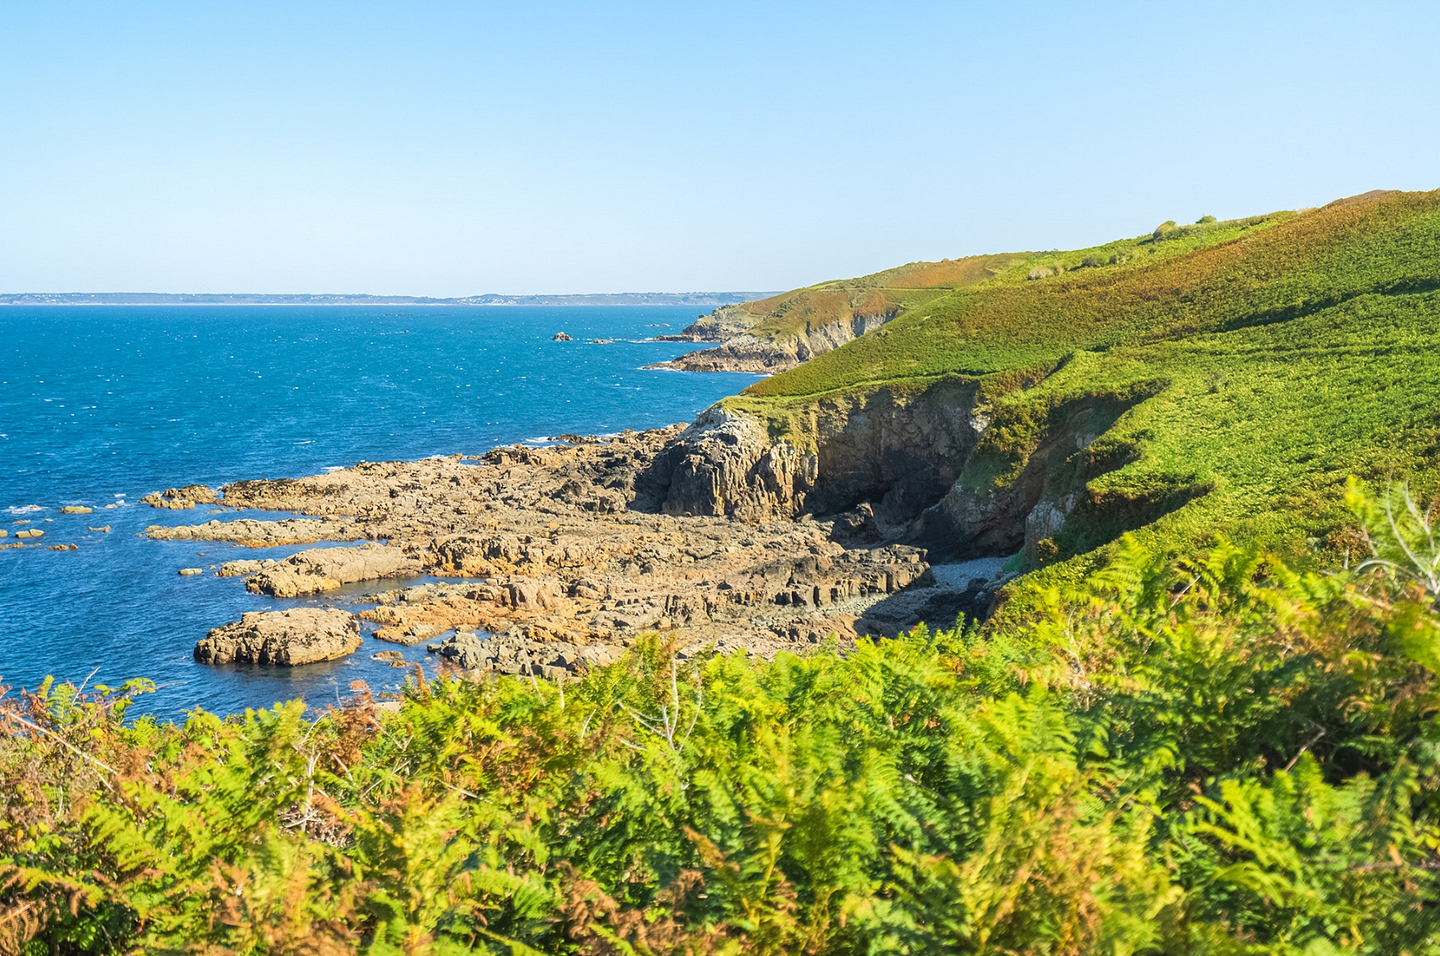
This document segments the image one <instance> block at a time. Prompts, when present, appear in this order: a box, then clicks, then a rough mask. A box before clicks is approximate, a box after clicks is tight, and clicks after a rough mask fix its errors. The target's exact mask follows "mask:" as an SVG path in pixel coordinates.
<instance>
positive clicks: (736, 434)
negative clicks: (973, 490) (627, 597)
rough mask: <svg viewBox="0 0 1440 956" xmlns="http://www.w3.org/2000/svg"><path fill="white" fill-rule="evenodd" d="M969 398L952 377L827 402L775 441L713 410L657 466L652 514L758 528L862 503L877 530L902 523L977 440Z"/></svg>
mask: <svg viewBox="0 0 1440 956" xmlns="http://www.w3.org/2000/svg"><path fill="white" fill-rule="evenodd" d="M975 399H976V386H975V384H974V382H973V381H970V380H967V379H963V378H959V377H948V378H944V379H941V380H939V381H937V382H934V383H932V384H930V385H928V386H924V387H921V388H908V389H907V388H903V387H898V386H888V387H882V388H876V389H872V390H869V391H867V392H863V393H851V394H848V395H842V396H838V397H833V398H829V397H827V398H824V399H819V400H817V401H815V402H814V403H813V404H812V405H811V406H810V408H809V410H808V415H806V416H805V417H804V418H803V419H801V420H799V423H798V427H797V429H796V434H795V435H794V436H793V438H786V439H780V440H772V439H771V438H770V436H769V431H768V427H767V424H766V423H765V422H764V421H762V420H760V419H758V418H756V417H754V416H752V415H749V414H746V413H745V412H742V411H738V410H734V409H730V408H727V407H725V406H723V405H716V406H714V407H712V408H710V409H709V410H707V411H706V412H704V413H703V414H702V415H701V416H700V417H699V418H697V419H696V421H695V424H693V425H691V426H690V427H689V428H687V429H686V430H685V431H684V432H682V433H681V434H680V435H679V436H678V437H677V438H676V440H675V441H674V442H673V443H672V444H671V445H670V446H669V447H668V448H667V449H666V454H665V456H664V457H663V458H661V459H659V460H657V464H656V466H655V467H656V469H657V471H660V472H663V482H662V483H663V484H664V485H665V487H666V489H667V491H666V495H665V497H664V499H663V501H662V503H661V508H662V509H663V510H664V511H665V512H666V513H668V514H693V515H726V516H729V517H734V518H739V519H741V520H745V521H759V520H766V519H769V518H792V517H794V516H796V515H800V514H805V513H812V514H820V515H836V514H841V513H843V512H847V511H849V510H850V509H852V508H855V507H856V506H858V505H861V504H869V505H870V506H871V507H872V511H871V515H872V516H873V517H874V519H875V520H877V521H879V522H880V523H882V524H885V525H899V524H902V523H905V522H908V521H910V520H913V519H914V518H915V517H916V516H917V515H919V514H920V513H921V512H922V511H923V510H924V509H925V508H927V507H929V506H930V505H932V504H934V503H935V502H936V501H937V500H939V499H940V497H941V496H943V495H944V494H945V493H946V491H947V490H949V488H950V486H951V485H952V484H953V483H954V482H955V479H956V478H957V477H958V476H959V474H960V471H961V469H962V468H963V467H964V465H965V462H966V460H967V459H968V457H969V455H970V452H971V450H972V449H973V448H974V447H975V444H976V442H977V441H978V439H979V437H980V435H981V434H982V433H983V431H984V429H985V425H986V420H985V419H984V418H983V416H981V417H977V416H976V415H975V414H974V403H975ZM802 443H803V444H802Z"/></svg>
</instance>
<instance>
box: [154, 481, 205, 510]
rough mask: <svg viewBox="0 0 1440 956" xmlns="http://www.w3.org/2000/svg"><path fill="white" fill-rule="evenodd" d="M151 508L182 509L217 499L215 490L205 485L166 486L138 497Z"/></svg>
mask: <svg viewBox="0 0 1440 956" xmlns="http://www.w3.org/2000/svg"><path fill="white" fill-rule="evenodd" d="M140 500H141V501H143V502H145V504H147V505H149V506H150V507H152V508H171V509H175V510H184V509H189V508H194V507H195V506H196V505H213V504H215V503H216V502H217V501H218V499H217V498H216V497H215V492H214V491H213V490H212V489H210V488H207V487H206V486H205V485H186V486H185V487H184V488H167V489H166V490H164V491H153V492H151V493H150V494H148V495H146V496H145V497H143V498H141V499H140Z"/></svg>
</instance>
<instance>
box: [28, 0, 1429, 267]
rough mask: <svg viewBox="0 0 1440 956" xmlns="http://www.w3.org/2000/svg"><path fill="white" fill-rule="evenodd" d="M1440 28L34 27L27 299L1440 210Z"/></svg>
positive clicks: (673, 20) (1087, 15)
mask: <svg viewBox="0 0 1440 956" xmlns="http://www.w3.org/2000/svg"><path fill="white" fill-rule="evenodd" d="M1437 49H1440V4H1436V3H1433V2H1415V3H1386V2H1380V0H1372V2H1368V3H1365V4H1356V3H1344V4H1340V3H1335V4H1330V3H1323V2H1306V3H1294V4H1290V3H1265V2H1256V0H1249V2H1245V3H1235V4H1226V3H1184V4H1180V3H1156V2H1147V3H1105V2H1088V3H1073V2H1071V3H1054V4H1047V3H1027V4H1017V3H998V2H997V3H923V2H897V0H891V2H886V3H862V4H851V3H844V2H835V0H829V2H824V3H799V2H796V3H782V2H776V0H769V2H760V3H746V2H727V3H723V4H721V3H698V2H692V3H681V2H670V3H653V4H651V3H628V2H619V0H611V2H607V3H603V4H601V3H585V4H581V3H573V4H572V3H548V2H544V0H525V2H513V3H480V2H469V3H438V2H437V3H426V2H423V0H408V2H404V3H361V2H345V3H337V4H334V5H329V4H319V3H306V2H302V0H290V2H284V3H276V4H266V3H261V2H247V3H221V2H207V3H194V2H187V3H168V4H167V3H151V4H147V3H141V2H131V3H125V4H115V3H98V2H97V3H67V2H63V0H52V2H46V3H43V4H41V3H31V2H11V0H0V51H3V52H0V292H119V291H125V292H253V293H303V292H309V293H360V292H365V293H374V294H381V295H434V296H455V295H472V294H482V293H491V292H494V293H506V294H525V293H580V292H632V291H655V292H688V291H727V290H743V291H758V290H780V289H787V288H793V287H796V286H801V285H807V284H810V283H813V282H818V281H822V280H825V279H832V278H842V277H848V276H853V275H861V274H865V273H869V272H875V271H878V270H880V269H884V268H889V267H891V266H895V265H899V264H901V263H904V262H910V261H914V260H917V259H940V258H957V257H959V256H964V255H970V254H977V253H986V252H1001V251H1011V250H1026V249H1049V248H1077V247H1083V246H1087V245H1092V244H1096V243H1099V242H1104V241H1106V240H1109V239H1113V238H1117V237H1120V236H1132V235H1138V234H1140V233H1143V232H1148V231H1150V230H1152V229H1153V228H1154V227H1155V226H1156V225H1157V224H1158V223H1160V222H1162V221H1165V220H1169V219H1173V220H1176V221H1179V222H1189V221H1194V220H1195V219H1197V218H1199V217H1200V216H1202V215H1214V216H1218V217H1220V218H1229V217H1235V216H1242V215H1251V214H1256V213H1261V212H1268V211H1272V210H1275V209H1293V208H1303V207H1309V206H1316V205H1322V204H1324V203H1326V202H1328V201H1330V200H1333V199H1336V198H1339V197H1342V196H1347V195H1353V194H1355V193H1360V192H1364V191H1367V190H1370V189H1377V188H1398V189H1434V188H1440V96H1437V95H1436V91H1437V89H1440V55H1437V53H1436V51H1437Z"/></svg>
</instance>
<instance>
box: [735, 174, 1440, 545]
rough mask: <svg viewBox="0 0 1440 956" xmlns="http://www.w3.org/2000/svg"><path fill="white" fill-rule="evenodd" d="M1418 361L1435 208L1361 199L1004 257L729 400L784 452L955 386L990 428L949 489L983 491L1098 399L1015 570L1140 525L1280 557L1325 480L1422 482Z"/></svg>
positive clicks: (1418, 196) (1430, 374) (1430, 466)
mask: <svg viewBox="0 0 1440 956" xmlns="http://www.w3.org/2000/svg"><path fill="white" fill-rule="evenodd" d="M1086 263H1089V265H1086ZM1040 266H1044V267H1048V268H1049V269H1050V271H1051V273H1052V274H1051V275H1048V276H1045V277H1043V278H1028V276H1029V275H1031V270H1032V269H1035V268H1037V267H1040ZM1056 267H1063V271H1061V270H1060V269H1059V268H1056ZM907 268H908V267H907ZM904 275H905V269H901V270H894V271H893V272H891V273H880V274H879V276H880V277H885V278H886V280H887V281H903V278H904ZM873 278H877V277H872V279H873ZM867 281H871V280H857V283H864V282H867ZM886 294H893V292H887V293H886ZM1437 349H1440V192H1436V193H1377V194H1367V195H1365V196H1359V197H1355V198H1352V199H1348V200H1342V201H1339V202H1335V203H1331V204H1330V205H1328V206H1325V207H1323V208H1320V209H1314V210H1309V211H1306V212H1301V213H1279V214H1275V215H1271V216H1265V217H1257V218H1255V219H1248V220H1239V221H1235V222H1229V223H1212V224H1200V225H1197V226H1194V227H1187V228H1172V227H1168V226H1167V227H1162V228H1161V229H1157V230H1156V232H1155V233H1154V234H1153V235H1150V236H1145V237H1141V238H1138V239H1131V240H1122V241H1118V242H1114V243H1110V244H1107V245H1105V246H1100V247H1096V248H1095V249H1087V250H1077V251H1075V252H1070V253H1051V254H1048V255H1044V256H1026V257H1017V258H1016V259H1014V260H1013V261H1012V262H1011V264H1010V265H1008V266H1007V267H1006V268H1003V269H1000V270H998V271H997V272H995V273H994V274H993V275H990V276H989V277H988V278H986V279H984V280H983V281H980V282H977V283H975V284H973V285H971V286H968V287H962V288H956V289H952V290H947V291H945V292H943V294H940V295H937V296H934V297H933V298H931V299H930V300H929V301H927V302H926V303H925V304H924V305H923V307H922V308H917V309H913V310H912V311H910V312H909V313H907V314H905V315H902V316H900V317H899V318H897V319H895V320H894V321H893V322H891V323H890V324H888V325H886V326H885V327H883V328H881V329H879V330H877V331H875V332H872V333H870V334H868V335H865V336H863V337H861V338H859V339H856V340H855V341H853V342H850V343H848V344H846V345H844V346H842V347H841V348H838V349H836V350H834V351H832V352H829V353H827V354H824V355H821V356H818V357H817V358H815V359H813V360H811V361H810V362H807V363H806V364H804V365H802V366H800V367H799V368H796V369H794V370H792V371H789V372H786V373H783V374H780V375H777V376H775V377H773V378H770V379H766V380H764V381H761V382H759V383H757V384H755V385H753V386H751V387H750V388H749V389H747V390H746V391H745V392H744V393H743V394H742V395H741V396H738V397H737V398H735V399H733V400H732V401H731V403H730V404H731V405H732V406H733V407H735V408H737V409H742V410H746V411H749V412H752V413H755V414H759V415H763V416H765V417H767V418H768V419H769V420H770V421H771V431H772V434H773V435H775V436H776V437H782V436H783V437H789V438H790V439H791V440H792V441H795V442H796V443H798V444H802V445H803V444H806V443H807V442H810V441H813V436H809V435H806V434H805V433H804V424H803V423H804V421H805V419H806V413H805V412H806V409H807V408H808V407H809V406H810V405H812V404H813V403H814V402H815V401H817V400H819V399H821V398H823V397H826V396H831V397H833V396H836V395H843V394H848V393H858V392H865V391H867V390H873V389H875V388H877V387H879V386H887V387H892V388H893V387H906V388H914V389H921V388H923V387H924V386H926V385H927V384H928V383H932V382H935V381H937V380H939V379H940V378H942V377H944V376H960V377H964V378H971V379H974V380H976V381H978V382H979V383H980V385H981V388H982V394H983V395H985V396H986V399H985V401H986V402H987V403H988V404H987V405H986V407H985V408H984V411H985V412H986V413H987V414H989V415H991V416H992V423H991V425H990V427H989V428H988V429H987V430H986V432H985V434H984V436H983V438H982V439H981V441H980V445H979V447H978V448H977V449H976V450H975V452H974V454H973V455H972V457H971V459H970V460H969V461H968V462H967V463H966V466H965V471H964V473H963V474H962V476H961V482H960V483H961V486H962V487H963V488H964V489H965V490H966V491H968V492H969V493H971V494H973V495H976V496H982V497H983V496H986V495H989V496H994V495H996V494H1000V493H1003V492H1004V491H1005V489H1006V488H1007V487H1009V486H1011V485H1012V484H1013V483H1014V482H1015V481H1017V480H1018V479H1019V478H1020V476H1021V475H1022V474H1023V473H1024V472H1025V469H1026V466H1027V463H1029V462H1030V460H1031V456H1032V454H1033V453H1035V452H1036V450H1037V449H1039V448H1041V447H1043V446H1046V444H1047V443H1049V444H1050V445H1053V444H1054V443H1055V440H1056V439H1057V438H1058V437H1061V436H1063V435H1064V433H1065V432H1066V429H1072V430H1073V429H1074V428H1075V427H1076V426H1075V421H1076V415H1077V414H1079V413H1081V412H1087V410H1088V412H1093V410H1094V409H1095V408H1096V407H1099V406H1104V407H1106V408H1109V409H1111V410H1112V411H1111V412H1109V413H1106V415H1105V416H1103V417H1105V418H1106V421H1105V422H1103V423H1102V427H1101V428H1100V429H1098V430H1099V432H1100V433H1099V434H1098V437H1096V438H1095V439H1094V440H1093V442H1091V443H1088V444H1087V445H1086V447H1084V448H1073V447H1072V448H1070V449H1068V453H1067V454H1066V455H1063V456H1055V455H1051V458H1050V461H1049V464H1048V466H1047V469H1046V472H1045V475H1044V482H1045V493H1044V496H1045V499H1046V500H1050V501H1056V500H1060V499H1061V498H1063V497H1064V496H1065V495H1068V494H1072V493H1073V494H1075V495H1076V496H1077V497H1078V502H1077V503H1076V504H1075V506H1074V510H1073V512H1072V513H1071V514H1070V516H1069V518H1068V519H1067V520H1066V522H1065V525H1064V528H1063V529H1062V530H1061V531H1060V532H1058V533H1057V534H1055V535H1054V536H1053V540H1051V541H1049V542H1047V543H1046V546H1045V547H1044V548H1042V549H1041V553H1040V554H1039V555H1038V556H1034V557H1032V564H1034V563H1042V564H1043V563H1047V562H1049V563H1053V562H1058V561H1061V560H1064V559H1066V558H1070V557H1072V556H1075V555H1079V554H1083V553H1085V552H1087V551H1090V550H1092V549H1094V548H1096V547H1097V546H1100V545H1103V544H1105V543H1106V542H1108V541H1110V540H1113V539H1114V538H1115V537H1116V536H1118V534H1120V533H1121V532H1123V531H1126V530H1135V529H1140V528H1145V529H1146V530H1147V533H1148V534H1156V535H1159V536H1160V538H1161V540H1162V541H1163V542H1164V543H1165V546H1166V547H1167V549H1170V548H1173V549H1187V548H1192V547H1195V546H1197V545H1200V544H1203V542H1204V540H1205V539H1207V538H1208V537H1209V536H1210V535H1211V534H1213V533H1214V532H1217V531H1226V532H1228V533H1230V534H1234V535H1237V536H1238V537H1240V538H1241V539H1253V540H1256V541H1258V542H1260V543H1263V544H1266V545H1270V546H1277V547H1286V548H1288V549H1289V550H1290V551H1291V552H1295V551H1297V550H1298V549H1303V548H1304V547H1306V542H1307V540H1308V543H1309V547H1311V548H1314V547H1321V548H1323V547H1326V546H1327V545H1328V546H1334V542H1333V541H1329V542H1327V541H1326V540H1325V539H1326V536H1327V535H1329V534H1331V533H1332V532H1334V531H1335V530H1336V528H1337V527H1338V526H1339V524H1340V521H1341V515H1340V512H1339V511H1338V509H1337V504H1336V503H1337V502H1338V501H1340V499H1341V490H1342V487H1343V483H1344V481H1345V478H1346V476H1347V475H1351V474H1354V475H1358V476H1360V477H1362V478H1364V479H1367V480H1371V481H1373V482H1377V483H1383V482H1384V481H1385V480H1386V479H1387V478H1390V477H1404V476H1408V477H1410V478H1411V480H1412V481H1415V482H1418V485H1419V486H1420V487H1422V488H1424V489H1426V490H1429V489H1431V488H1432V487H1433V484H1432V483H1433V480H1434V471H1435V461H1436V450H1437V444H1436V442H1437V438H1440V362H1436V361H1435V356H1436V354H1437ZM1088 412H1087V414H1088ZM1091 417H1093V415H1092V416H1091ZM1078 437H1079V433H1078V432H1077V438H1078ZM1088 437H1089V436H1084V438H1086V439H1088ZM1062 459H1063V460H1062ZM1317 539H1318V540H1317ZM1293 556H1295V555H1294V554H1292V557H1293ZM1086 566H1089V565H1088V564H1087V565H1086Z"/></svg>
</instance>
